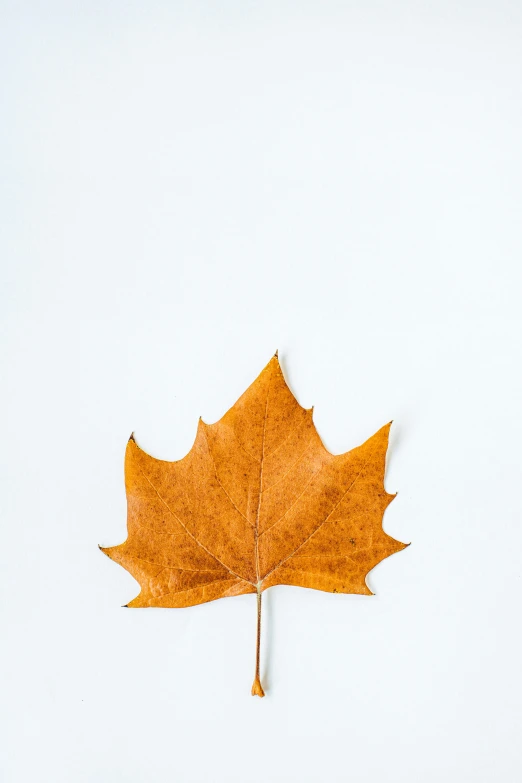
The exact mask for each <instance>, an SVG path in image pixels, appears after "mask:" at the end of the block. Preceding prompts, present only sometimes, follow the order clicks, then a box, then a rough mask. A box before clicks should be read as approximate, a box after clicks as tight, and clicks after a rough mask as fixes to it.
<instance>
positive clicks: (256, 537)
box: [254, 372, 272, 593]
mask: <svg viewBox="0 0 522 783" xmlns="http://www.w3.org/2000/svg"><path fill="white" fill-rule="evenodd" d="M271 380H272V372H271V373H270V378H269V380H268V388H267V390H266V405H265V415H264V419H263V438H262V440H261V462H260V467H259V500H258V503H257V512H256V524H255V527H254V549H255V558H256V588H257V592H258V593H260V592H261V591H260V588H261V581H260V578H259V516H260V513H261V498H262V496H263V465H264V462H265V434H266V420H267V417H268V396H269V394H270V382H271Z"/></svg>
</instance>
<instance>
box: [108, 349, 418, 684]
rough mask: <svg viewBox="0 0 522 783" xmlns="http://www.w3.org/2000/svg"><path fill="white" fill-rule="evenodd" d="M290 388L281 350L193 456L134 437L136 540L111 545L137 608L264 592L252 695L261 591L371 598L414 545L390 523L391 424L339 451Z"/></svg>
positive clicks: (131, 484)
mask: <svg viewBox="0 0 522 783" xmlns="http://www.w3.org/2000/svg"><path fill="white" fill-rule="evenodd" d="M312 411H313V409H311V408H310V409H305V408H302V407H301V406H300V405H299V403H298V402H297V400H296V399H295V397H294V396H293V394H292V392H291V391H290V389H289V388H288V386H287V384H286V382H285V379H284V377H283V373H282V371H281V367H280V365H279V361H278V358H277V354H276V355H275V356H274V357H273V358H272V360H271V361H270V362H269V363H268V365H267V366H266V367H265V369H264V370H263V372H262V373H261V375H259V377H258V378H257V379H256V380H255V381H254V383H253V384H252V385H251V386H250V387H249V388H248V389H247V391H246V392H245V393H244V394H243V396H242V397H240V399H239V400H238V401H237V402H236V404H235V405H234V406H233V407H232V408H231V409H230V410H229V411H228V412H227V413H225V415H224V416H223V418H222V419H220V420H219V421H218V422H216V423H215V424H205V422H203V421H202V420H201V419H200V421H199V424H198V430H197V435H196V440H195V442H194V445H193V446H192V448H191V450H190V452H189V453H188V454H187V455H186V457H184V458H183V459H181V460H179V461H177V462H164V461H162V460H158V459H154V458H153V457H151V456H149V455H148V454H146V453H145V452H144V451H142V450H141V449H140V448H139V447H138V446H137V445H136V442H135V441H134V438H133V436H131V438H130V440H129V442H128V444H127V452H126V456H125V482H126V489H127V501H128V521H127V526H128V538H127V540H126V541H125V543H123V544H121V545H120V546H114V547H108V548H103V549H102V551H103V552H105V554H106V555H108V556H109V557H110V558H112V560H115V561H116V562H117V563H120V564H121V565H122V566H123V567H124V568H126V569H127V570H128V571H129V572H130V573H131V574H132V575H133V576H134V578H135V579H137V581H138V582H139V583H140V585H141V592H140V594H139V595H138V596H137V597H136V598H134V600H132V601H131V602H130V603H129V604H128V606H130V607H147V606H161V607H184V606H194V605H195V604H201V603H204V602H205V601H213V600H215V599H216V598H224V597H225V596H233V595H243V594H244V593H255V594H256V595H257V608H258V615H257V616H258V622H257V646H256V673H255V679H254V684H253V686H252V694H254V695H258V696H264V692H263V689H262V687H261V681H260V677H259V640H260V631H261V594H262V592H263V591H264V590H266V589H267V588H269V587H273V586H274V585H298V586H300V587H313V588H315V589H316V590H326V591H328V592H333V593H360V594H362V595H372V592H371V590H369V589H368V587H367V585H366V582H365V577H366V575H367V574H368V572H369V571H371V569H372V568H373V567H374V566H375V565H377V563H379V562H380V561H381V560H383V559H384V558H385V557H388V556H389V555H391V554H393V553H394V552H398V551H399V550H401V549H403V548H404V547H405V546H407V544H402V543H400V542H399V541H396V540H395V539H393V538H391V537H390V536H388V535H387V534H386V533H385V532H384V531H383V529H382V518H383V514H384V511H385V509H386V507H387V506H388V505H389V503H390V502H391V501H392V500H393V498H394V497H395V495H390V494H388V493H387V492H386V490H385V489H384V470H385V460H386V450H387V447H388V434H389V430H390V426H391V425H390V424H387V425H386V426H385V427H383V428H382V429H380V430H379V431H378V432H377V433H376V434H375V435H373V437H371V438H370V439H369V440H367V441H366V443H363V445H362V446H359V447H358V448H356V449H353V450H352V451H348V452H346V453H345V454H340V455H338V456H334V455H333V454H330V453H329V452H328V451H327V450H326V449H325V447H324V446H323V444H322V442H321V439H320V437H319V435H318V433H317V430H316V429H315V426H314V424H313V421H312Z"/></svg>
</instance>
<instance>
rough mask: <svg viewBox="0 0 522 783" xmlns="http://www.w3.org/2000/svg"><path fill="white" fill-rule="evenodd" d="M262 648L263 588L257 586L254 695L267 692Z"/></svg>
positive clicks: (262, 694)
mask: <svg viewBox="0 0 522 783" xmlns="http://www.w3.org/2000/svg"><path fill="white" fill-rule="evenodd" d="M260 650H261V590H260V589H259V587H258V588H257V640H256V676H255V677H254V683H253V685H252V696H264V695H265V692H264V690H263V686H262V685H261V678H260V676H259V660H260V657H261V656H260Z"/></svg>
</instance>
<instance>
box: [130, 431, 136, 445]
mask: <svg viewBox="0 0 522 783" xmlns="http://www.w3.org/2000/svg"><path fill="white" fill-rule="evenodd" d="M130 441H132V442H133V443H136V438H135V437H134V433H133V432H131V434H130V437H129V442H130Z"/></svg>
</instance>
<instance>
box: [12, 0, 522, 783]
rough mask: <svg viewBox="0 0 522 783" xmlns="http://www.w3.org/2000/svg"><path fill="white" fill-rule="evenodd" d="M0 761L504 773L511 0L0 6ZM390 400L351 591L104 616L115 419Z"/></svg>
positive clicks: (490, 777)
mask: <svg viewBox="0 0 522 783" xmlns="http://www.w3.org/2000/svg"><path fill="white" fill-rule="evenodd" d="M1 15H2V22H1V25H0V28H1V32H0V35H1V42H0V43H1V45H0V52H1V58H2V63H3V65H2V71H3V79H2V88H1V91H2V104H3V109H2V122H1V128H0V142H1V155H2V163H1V180H2V185H1V188H2V202H1V214H2V224H3V229H2V240H1V243H2V246H1V250H2V259H3V260H2V269H3V275H4V283H3V286H2V294H1V296H2V303H1V306H2V320H3V324H4V331H3V345H4V373H3V381H2V389H1V395H2V403H1V404H2V412H3V425H2V435H1V441H2V491H1V506H2V528H3V532H2V547H1V554H0V558H1V580H2V583H3V590H2V594H3V602H4V607H3V619H2V621H1V623H2V629H3V634H2V635H3V637H4V640H5V641H4V644H3V646H2V650H1V658H2V660H1V667H0V668H1V672H2V678H3V679H4V684H3V696H2V726H1V735H2V743H1V744H2V747H3V754H4V758H3V762H2V763H3V769H4V778H3V780H4V781H5V783H26V782H29V781H31V783H32V782H33V781H37V783H71V782H74V783H93V782H94V781H96V783H119V782H120V781H122V782H123V781H124V782H125V783H155V782H156V781H162V782H163V781H176V783H207V782H208V783H222V782H223V783H225V782H226V783H261V781H263V782H264V781H276V782H277V783H279V782H281V783H283V781H284V783H288V781H290V782H291V783H294V781H295V783H307V782H308V781H310V782H311V781H314V783H315V781H321V782H322V781H333V782H335V783H336V782H337V781H339V783H340V782H341V781H342V782H343V783H344V781H347V780H350V781H355V782H356V783H359V782H361V783H363V782H364V783H380V781H385V782H386V783H418V782H419V781H422V782H423V783H440V781H442V780H451V781H453V780H455V781H465V782H466V783H467V782H468V781H469V783H482V782H484V781H487V783H490V782H491V783H493V781H495V782H496V781H506V783H514V782H515V781H518V780H520V779H522V763H521V757H520V730H521V714H520V711H521V707H520V704H521V695H522V694H521V667H520V661H521V652H522V650H521V646H522V645H521V641H522V639H521V629H520V611H521V598H522V589H521V587H522V585H521V573H522V568H521V565H520V563H521V558H522V514H521V505H522V502H521V491H520V487H521V471H522V468H521V466H522V457H521V453H520V443H521V442H522V407H521V398H522V394H521V392H522V388H521V386H522V383H521V381H522V375H521V356H520V347H521V337H522V328H521V326H522V315H521V299H520V297H521V288H522V274H521V268H520V259H521V252H522V241H521V230H520V216H521V209H522V184H521V183H522V178H521V175H522V154H521V145H520V139H521V138H522V108H521V107H522V102H521V98H522V80H521V73H522V71H521V68H522V49H521V47H520V40H521V33H522V5H521V4H520V3H519V2H506V1H505V0H504V1H503V2H493V1H492V2H483V3H471V2H460V3H454V2H449V0H448V2H439V3H432V4H421V3H413V2H412V3H407V2H396V3H379V2H376V3H365V2H362V0H360V1H359V2H351V3H350V2H347V3H333V2H315V3H297V2H295V3H290V2H288V3H279V2H275V1H274V2H264V3H257V4H254V3H244V2H239V0H238V1H237V2H222V3H217V4H216V3H210V2H208V3H203V2H187V3H171V2H163V3H161V2H154V1H152V2H148V3H132V2H117V1H116V2H111V3H74V2H67V3H66V2H64V3H57V2H48V3H31V2H16V3H6V2H3V3H2V6H1ZM276 347H278V348H279V350H280V355H281V357H282V364H283V368H284V370H285V373H286V375H287V378H288V380H289V383H290V384H291V387H292V388H293V390H294V391H295V393H296V395H297V397H298V399H299V401H300V402H301V403H302V404H303V405H306V406H310V405H312V404H314V405H315V406H316V407H315V421H316V424H317V426H318V429H319V431H320V433H321V435H322V437H323V439H324V441H325V443H326V445H327V446H328V447H329V448H330V449H331V450H333V451H337V452H339V451H344V450H346V449H349V448H352V447H353V446H356V445H358V444H359V443H361V442H362V441H363V440H365V439H366V438H367V437H368V436H369V435H371V434H372V433H373V432H375V430H377V429H378V428H379V427H380V426H381V425H382V424H384V423H385V422H387V421H388V420H389V419H390V418H393V419H394V420H395V424H394V428H393V437H392V442H391V451H390V459H389V468H388V473H387V479H386V484H387V488H388V489H389V491H395V490H399V496H398V498H397V500H396V501H395V502H394V503H393V504H392V506H391V507H390V509H389V511H388V512H387V513H386V517H385V528H386V530H387V531H388V532H390V533H391V534H392V535H394V536H395V537H396V538H399V539H401V540H403V541H409V540H411V541H412V542H413V543H412V546H411V547H410V548H409V549H408V550H406V551H404V552H402V553H400V554H397V555H394V556H393V557H392V558H390V559H389V560H387V561H385V562H384V563H383V564H381V565H379V566H378V567H377V568H376V569H375V570H374V571H373V572H372V574H371V576H370V578H369V579H370V582H369V583H370V585H371V587H372V588H373V590H374V591H375V592H376V594H377V595H376V597H374V598H365V597H359V596H342V595H330V594H325V593H320V592H314V591H309V590H303V589H298V588H289V587H286V588H285V587H279V588H275V589H273V590H271V591H269V593H267V594H266V605H265V607H264V610H265V625H264V640H263V671H264V677H263V679H264V682H265V684H266V685H267V690H268V696H267V698H266V699H264V700H260V699H253V698H252V697H251V696H250V693H249V691H250V686H251V682H252V677H253V666H254V642H255V596H244V597H241V598H234V599H227V600H222V601H218V602H215V603H211V604H207V605H204V606H200V607H194V608H191V609H183V610H170V611H167V610H161V609H159V610H148V611H142V610H127V609H121V608H120V607H121V605H122V604H124V603H126V602H127V601H128V600H129V599H130V598H132V597H133V596H134V595H135V594H136V593H137V585H136V583H135V582H134V580H133V579H132V578H131V577H130V576H129V575H128V574H127V573H126V572H125V571H124V570H123V569H122V568H120V567H118V566H117V565H116V564H115V563H112V562H111V561H109V560H108V559H107V558H105V557H103V555H102V554H101V553H100V552H99V551H98V548H97V545H98V543H101V544H103V545H110V544H117V543H120V542H121V541H122V540H123V539H124V538H125V495H124V488H123V454H124V449H125V444H126V441H127V438H128V436H129V434H130V432H131V431H132V430H134V431H135V432H136V437H137V439H138V440H139V443H140V444H141V445H142V446H143V447H144V448H146V449H147V450H148V451H150V453H152V454H154V455H155V456H159V457H162V458H167V459H169V458H179V457H181V456H183V455H184V454H185V452H186V451H187V450H188V448H189V447H190V445H191V444H192V440H193V438H194V434H195V429H196V423H197V418H198V416H199V415H200V414H202V415H203V416H204V418H205V419H206V420H207V421H213V420H215V419H217V418H218V417H220V416H221V415H222V414H223V412H224V411H225V410H226V409H227V408H228V407H229V406H230V405H231V404H232V403H233V402H234V401H235V400H236V398H237V397H238V396H239V394H240V393H241V392H242V391H243V390H244V389H245V387H246V386H247V385H248V384H249V383H250V382H251V381H252V380H253V379H254V377H255V376H256V375H257V373H258V372H259V371H260V370H261V369H262V367H263V366H264V365H265V363H266V362H267V361H268V360H269V358H270V356H271V355H272V354H273V352H274V350H275V348H276Z"/></svg>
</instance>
